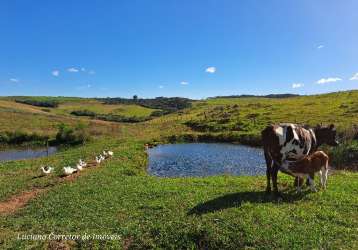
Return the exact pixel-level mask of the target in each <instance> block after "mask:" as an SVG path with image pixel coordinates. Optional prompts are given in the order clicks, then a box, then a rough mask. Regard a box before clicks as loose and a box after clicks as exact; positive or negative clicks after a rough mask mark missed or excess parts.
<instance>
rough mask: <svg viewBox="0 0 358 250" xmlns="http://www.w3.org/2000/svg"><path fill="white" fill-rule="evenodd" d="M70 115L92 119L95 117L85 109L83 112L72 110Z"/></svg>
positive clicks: (94, 114)
mask: <svg viewBox="0 0 358 250" xmlns="http://www.w3.org/2000/svg"><path fill="white" fill-rule="evenodd" d="M71 115H76V116H90V117H94V116H96V113H95V112H92V111H89V110H86V109H85V110H74V111H72V112H71Z"/></svg>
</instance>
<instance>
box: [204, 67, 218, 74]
mask: <svg viewBox="0 0 358 250" xmlns="http://www.w3.org/2000/svg"><path fill="white" fill-rule="evenodd" d="M205 72H207V73H210V74H214V73H215V72H216V68H215V67H208V68H206V70H205Z"/></svg>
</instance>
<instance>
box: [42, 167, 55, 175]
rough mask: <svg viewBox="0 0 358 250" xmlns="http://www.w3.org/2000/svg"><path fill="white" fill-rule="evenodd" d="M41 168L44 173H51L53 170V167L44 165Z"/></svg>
mask: <svg viewBox="0 0 358 250" xmlns="http://www.w3.org/2000/svg"><path fill="white" fill-rule="evenodd" d="M41 170H42V173H44V174H50V173H51V172H52V170H53V167H50V166H44V167H41Z"/></svg>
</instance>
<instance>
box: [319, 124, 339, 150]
mask: <svg viewBox="0 0 358 250" xmlns="http://www.w3.org/2000/svg"><path fill="white" fill-rule="evenodd" d="M315 134H316V138H317V142H318V144H319V145H322V144H327V145H330V146H337V145H338V144H339V143H338V141H337V138H336V136H337V131H336V128H335V126H334V125H333V124H331V125H329V126H321V125H317V127H316V128H315Z"/></svg>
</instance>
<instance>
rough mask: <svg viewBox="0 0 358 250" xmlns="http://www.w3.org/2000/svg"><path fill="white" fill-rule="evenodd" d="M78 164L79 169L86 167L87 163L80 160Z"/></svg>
mask: <svg viewBox="0 0 358 250" xmlns="http://www.w3.org/2000/svg"><path fill="white" fill-rule="evenodd" d="M78 164H79V165H81V167H84V168H85V167H87V163H86V162H85V161H82V159H80V160H79V161H78Z"/></svg>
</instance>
